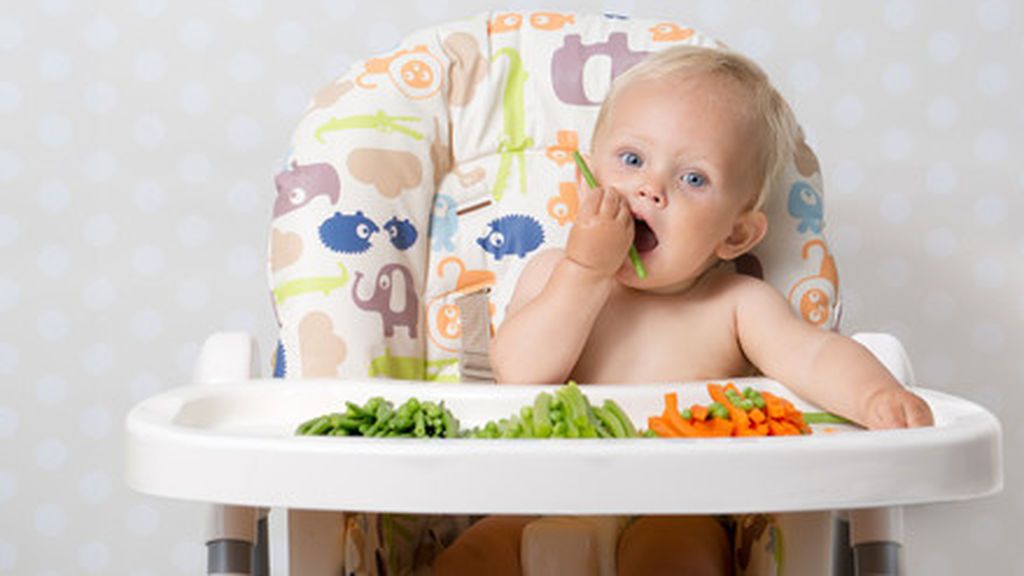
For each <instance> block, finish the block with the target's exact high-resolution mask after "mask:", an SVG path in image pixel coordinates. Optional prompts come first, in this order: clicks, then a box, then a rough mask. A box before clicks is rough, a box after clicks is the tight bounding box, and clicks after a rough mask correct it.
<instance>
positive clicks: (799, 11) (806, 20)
mask: <svg viewBox="0 0 1024 576" xmlns="http://www.w3.org/2000/svg"><path fill="white" fill-rule="evenodd" d="M820 20H821V6H820V5H819V3H818V0H792V2H790V4H789V21H790V22H792V23H793V24H795V25H797V26H800V27H801V28H813V27H815V26H817V25H818V22H819V21H820Z"/></svg>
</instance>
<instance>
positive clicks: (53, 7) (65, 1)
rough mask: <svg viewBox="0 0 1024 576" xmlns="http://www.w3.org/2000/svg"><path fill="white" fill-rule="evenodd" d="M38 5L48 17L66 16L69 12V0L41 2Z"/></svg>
mask: <svg viewBox="0 0 1024 576" xmlns="http://www.w3.org/2000/svg"><path fill="white" fill-rule="evenodd" d="M38 4H39V5H40V7H41V8H42V9H43V12H45V13H47V14H49V15H50V16H66V15H68V13H70V12H71V0H42V2H39V3H38Z"/></svg>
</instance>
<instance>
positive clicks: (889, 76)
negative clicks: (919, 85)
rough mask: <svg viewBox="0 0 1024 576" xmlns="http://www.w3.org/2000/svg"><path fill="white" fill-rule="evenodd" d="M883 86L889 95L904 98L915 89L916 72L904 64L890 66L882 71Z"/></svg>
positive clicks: (895, 63) (894, 63)
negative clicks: (903, 96)
mask: <svg viewBox="0 0 1024 576" xmlns="http://www.w3.org/2000/svg"><path fill="white" fill-rule="evenodd" d="M882 86H883V87H885V90H886V91H887V92H888V93H890V94H893V95H896V96H902V95H904V94H906V93H907V92H910V89H911V88H913V87H914V72H913V71H912V70H911V69H910V66H908V65H906V64H905V63H903V62H893V63H891V64H888V65H887V66H886V67H885V69H884V70H883V71H882Z"/></svg>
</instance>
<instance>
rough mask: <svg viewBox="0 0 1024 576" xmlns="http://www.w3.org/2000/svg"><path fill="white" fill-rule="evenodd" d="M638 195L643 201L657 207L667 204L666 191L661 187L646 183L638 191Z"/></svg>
mask: <svg viewBox="0 0 1024 576" xmlns="http://www.w3.org/2000/svg"><path fill="white" fill-rule="evenodd" d="M636 195H637V196H639V197H640V199H641V200H646V201H648V202H651V203H653V204H654V205H656V206H663V205H664V204H665V191H664V189H662V187H661V186H658V185H657V184H652V183H649V182H644V183H642V184H640V186H639V187H638V188H637V189H636Z"/></svg>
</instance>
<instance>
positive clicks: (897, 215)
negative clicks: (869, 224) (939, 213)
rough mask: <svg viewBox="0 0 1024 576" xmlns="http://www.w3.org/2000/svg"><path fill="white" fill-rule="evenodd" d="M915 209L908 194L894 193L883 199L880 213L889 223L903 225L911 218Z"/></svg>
mask: <svg viewBox="0 0 1024 576" xmlns="http://www.w3.org/2000/svg"><path fill="white" fill-rule="evenodd" d="M913 209H914V207H913V205H912V204H911V202H910V198H909V197H908V196H907V195H906V194H901V193H899V192H893V193H891V194H886V195H885V196H883V197H882V202H881V204H880V205H879V212H880V213H881V215H882V218H884V219H885V220H886V221H887V222H889V223H891V224H902V223H904V222H906V221H907V219H909V218H910V213H911V211H913Z"/></svg>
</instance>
